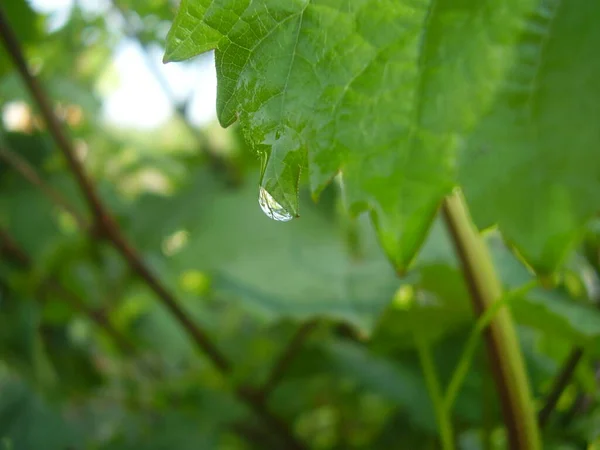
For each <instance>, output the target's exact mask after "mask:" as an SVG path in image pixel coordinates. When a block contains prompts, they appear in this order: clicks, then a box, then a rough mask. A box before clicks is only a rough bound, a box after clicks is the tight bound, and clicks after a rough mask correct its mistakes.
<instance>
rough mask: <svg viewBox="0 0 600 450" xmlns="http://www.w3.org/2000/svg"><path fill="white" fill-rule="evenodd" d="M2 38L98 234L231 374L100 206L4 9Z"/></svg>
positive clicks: (0, 28)
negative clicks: (60, 153)
mask: <svg viewBox="0 0 600 450" xmlns="http://www.w3.org/2000/svg"><path fill="white" fill-rule="evenodd" d="M0 36H1V37H2V40H3V42H4V46H5V47H6V50H7V51H8V53H9V55H10V56H11V57H12V59H13V62H14V64H15V66H16V67H17V70H18V71H19V73H20V75H21V78H22V79H23V81H24V82H25V84H26V86H27V88H28V89H29V92H30V93H31V95H32V97H33V98H34V100H35V101H36V103H37V105H38V106H39V109H40V112H41V114H42V116H43V118H44V120H45V122H46V125H47V126H48V131H49V132H50V134H51V135H52V137H53V138H54V140H55V141H56V144H57V145H58V147H59V149H60V150H61V152H62V153H63V155H64V157H65V158H66V160H67V163H68V164H69V167H70V169H71V172H72V173H73V174H74V176H75V179H76V180H77V183H78V184H79V187H80V189H81V191H82V192H83V194H84V197H85V199H86V201H87V203H88V206H89V208H90V210H91V212H92V214H93V215H94V217H95V219H96V220H95V224H96V226H97V227H98V231H100V232H101V233H102V234H103V235H104V236H105V237H107V238H108V239H109V240H110V241H111V242H112V244H113V245H114V247H115V248H116V249H117V250H118V251H119V252H120V253H121V254H122V256H123V257H124V258H125V259H126V260H127V262H128V263H129V265H130V266H131V268H132V269H133V270H134V271H135V272H136V273H137V275H138V276H139V277H140V278H142V279H143V280H144V281H145V282H146V283H147V284H148V286H149V287H150V288H151V289H152V290H153V291H154V292H155V293H156V294H157V296H158V297H159V298H160V299H161V300H162V302H163V304H164V305H165V306H166V307H167V309H168V310H169V311H170V312H171V313H172V314H173V315H174V316H175V317H176V318H177V320H178V321H179V322H180V323H181V325H182V326H183V327H184V328H185V330H186V331H187V332H188V333H189V334H190V336H191V337H192V338H193V339H194V341H195V343H196V345H197V346H198V347H199V348H200V349H201V350H202V351H204V352H205V353H206V354H207V355H208V357H209V358H210V359H211V360H212V362H213V363H214V364H215V366H217V368H218V369H219V370H220V371H222V372H225V373H227V372H229V371H230V369H231V367H230V364H229V362H228V361H227V360H226V358H225V356H224V355H223V354H222V353H221V352H220V351H219V350H218V349H217V347H216V345H215V344H214V343H213V342H212V340H211V339H210V338H209V337H208V335H207V334H206V333H205V332H204V331H203V330H201V329H200V328H199V327H198V326H197V325H195V324H194V323H193V322H192V321H191V320H190V318H189V317H188V316H187V314H186V313H185V312H184V311H183V309H182V308H181V307H180V306H179V305H178V304H177V302H176V300H175V298H174V297H173V296H172V295H171V293H170V292H169V291H167V289H166V288H165V287H164V286H163V285H162V283H161V282H160V281H159V280H158V279H157V278H156V277H155V276H154V274H152V273H151V271H150V270H149V269H148V267H147V266H146V265H145V264H144V262H143V261H142V259H141V257H140V256H139V255H138V253H137V252H136V251H135V249H133V247H131V246H130V245H129V243H128V242H127V240H126V239H125V237H124V236H123V234H122V232H121V230H120V228H119V227H118V225H117V223H116V222H115V220H114V219H113V218H112V216H111V214H110V213H109V211H108V210H107V209H106V208H105V206H104V205H103V203H102V202H101V200H100V197H99V196H98V193H97V192H96V189H95V187H94V184H93V183H92V181H91V180H90V178H89V177H88V176H87V175H86V173H85V170H84V168H83V166H82V164H81V162H80V161H79V160H78V159H77V157H76V156H75V155H76V153H75V149H74V147H73V144H72V142H71V140H70V139H69V137H68V136H67V134H66V133H65V131H64V129H63V127H62V124H61V123H60V121H59V120H58V118H57V117H56V115H55V114H54V111H53V109H52V107H51V104H50V101H49V99H48V97H47V96H46V93H45V92H44V90H43V89H42V87H41V86H40V84H39V83H38V81H37V79H36V78H35V77H34V76H33V74H32V73H31V71H30V70H29V67H28V66H27V62H26V61H25V57H24V55H23V52H22V50H21V46H20V45H19V42H18V40H17V38H16V36H15V34H14V31H13V30H12V28H11V27H10V25H9V23H8V21H7V19H6V17H5V15H4V12H3V11H2V10H1V9H0Z"/></svg>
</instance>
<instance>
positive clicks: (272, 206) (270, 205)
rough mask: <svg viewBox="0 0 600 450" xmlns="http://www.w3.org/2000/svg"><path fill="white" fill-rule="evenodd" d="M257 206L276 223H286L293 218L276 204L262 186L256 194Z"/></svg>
mask: <svg viewBox="0 0 600 450" xmlns="http://www.w3.org/2000/svg"><path fill="white" fill-rule="evenodd" d="M258 204H259V205H260V209H262V210H263V212H264V213H265V214H266V215H267V217H269V218H270V219H273V220H276V221H278V222H288V221H290V220H292V219H293V218H294V216H292V215H291V214H290V213H289V211H288V210H287V209H285V208H284V207H283V206H281V205H280V204H279V203H277V201H276V200H275V199H274V198H273V196H272V195H271V194H269V193H268V192H267V190H266V189H265V188H264V187H262V186H261V187H260V191H259V193H258Z"/></svg>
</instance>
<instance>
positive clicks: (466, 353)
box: [444, 280, 538, 413]
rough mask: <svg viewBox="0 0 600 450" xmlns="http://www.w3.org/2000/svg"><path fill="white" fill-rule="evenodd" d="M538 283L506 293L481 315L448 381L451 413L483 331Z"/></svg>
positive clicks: (448, 408)
mask: <svg viewBox="0 0 600 450" xmlns="http://www.w3.org/2000/svg"><path fill="white" fill-rule="evenodd" d="M537 284H538V282H537V280H533V281H531V282H529V283H526V284H524V285H523V286H521V287H519V288H517V289H515V290H513V291H511V292H508V293H506V294H505V295H504V296H503V297H502V299H500V300H498V301H496V302H494V304H493V305H492V306H491V307H489V308H488V309H487V310H486V311H485V312H484V313H483V314H482V315H481V316H479V318H478V319H477V322H476V323H475V326H474V327H473V330H472V331H471V333H470V334H469V338H468V339H467V343H466V344H465V348H464V349H463V351H462V353H461V356H460V359H459V360H458V364H457V365H456V368H455V369H454V373H453V374H452V377H451V378H450V382H449V383H448V387H447V388H446V395H445V396H444V406H445V408H446V411H448V413H450V411H451V410H452V406H453V405H454V401H455V400H456V397H457V396H458V394H459V393H460V389H461V387H462V385H463V383H464V381H465V378H466V376H467V374H468V372H469V367H471V362H472V361H473V357H474V356H475V351H476V350H477V345H478V344H479V339H480V338H481V335H482V334H483V332H484V331H485V330H486V328H487V326H488V325H489V324H490V322H491V321H492V319H493V318H494V317H495V316H496V314H497V313H498V311H500V310H501V309H502V308H503V307H505V306H508V305H509V304H510V302H512V301H513V300H516V299H518V298H520V296H521V295H522V294H524V293H525V292H527V291H529V290H530V289H532V288H533V287H535V286H537Z"/></svg>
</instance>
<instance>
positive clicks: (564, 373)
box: [538, 348, 583, 428]
mask: <svg viewBox="0 0 600 450" xmlns="http://www.w3.org/2000/svg"><path fill="white" fill-rule="evenodd" d="M582 357H583V349H582V348H575V349H573V350H572V351H571V354H570V355H569V357H568V358H567V360H566V361H565V362H564V364H563V366H562V369H561V370H560V372H559V374H558V376H557V377H556V379H555V380H554V383H553V384H552V389H551V390H550V393H549V394H548V397H547V398H546V402H545V403H544V406H543V407H542V409H541V410H540V412H539V413H538V423H539V425H540V427H541V428H543V427H544V426H546V425H547V423H548V419H550V415H551V414H552V411H553V410H554V408H555V407H556V404H557V403H558V400H559V399H560V396H561V395H562V393H563V392H564V390H565V389H566V388H567V386H568V385H569V382H570V381H571V378H572V376H573V374H574V373H575V369H576V368H577V364H579V361H580V360H581V358H582Z"/></svg>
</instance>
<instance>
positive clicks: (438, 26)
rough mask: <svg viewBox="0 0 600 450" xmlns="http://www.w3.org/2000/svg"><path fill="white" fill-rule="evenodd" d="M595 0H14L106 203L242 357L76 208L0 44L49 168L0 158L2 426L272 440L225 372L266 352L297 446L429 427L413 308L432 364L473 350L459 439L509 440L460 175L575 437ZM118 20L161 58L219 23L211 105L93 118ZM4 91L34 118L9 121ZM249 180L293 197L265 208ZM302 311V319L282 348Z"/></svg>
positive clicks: (594, 97) (28, 138) (593, 292)
mask: <svg viewBox="0 0 600 450" xmlns="http://www.w3.org/2000/svg"><path fill="white" fill-rule="evenodd" d="M76 3H77V2H76ZM598 5H599V4H598V3H597V2H595V1H590V0H571V1H568V2H567V1H562V2H560V1H559V0H504V1H501V0H486V1H476V0H437V1H431V0H410V1H409V0H393V1H392V0H389V1H378V2H376V1H373V0H352V1H350V0H311V1H309V0H296V1H292V0H285V1H283V0H259V1H252V2H250V1H248V0H228V1H224V0H214V1H208V0H183V1H182V2H181V5H180V7H179V12H177V13H176V12H175V11H174V9H173V4H172V2H170V1H167V0H153V1H140V0H118V1H115V2H114V5H110V6H108V8H109V10H106V11H104V10H102V11H96V12H94V11H93V8H92V9H89V8H87V7H85V5H83V4H82V5H81V7H80V6H79V5H75V6H74V7H73V8H72V10H71V11H70V13H69V15H68V17H67V19H66V22H65V23H64V24H63V25H61V26H59V27H57V28H52V29H51V28H49V17H45V16H42V15H40V14H38V13H36V12H35V11H34V10H33V9H32V8H31V7H30V6H29V4H28V3H27V2H26V1H24V0H16V1H13V0H11V1H9V2H4V3H3V4H2V6H1V8H2V10H3V11H4V12H5V13H6V15H7V17H8V20H9V23H10V24H11V25H12V27H13V28H15V29H16V31H17V35H18V38H19V40H20V41H21V43H22V44H23V45H24V48H25V51H26V53H27V56H28V59H29V62H30V64H31V66H32V67H33V68H34V69H35V70H34V72H35V73H36V74H37V75H38V76H39V78H40V80H41V82H42V87H43V89H44V91H45V92H47V94H48V96H49V97H50V98H51V99H52V103H53V105H54V106H55V107H56V112H57V114H58V115H59V117H60V118H61V120H62V121H63V124H64V125H65V128H66V129H67V130H68V133H69V135H70V136H72V137H73V138H74V139H76V142H77V149H78V157H79V158H80V160H81V161H82V163H83V165H84V167H85V169H86V172H87V173H88V174H89V175H90V177H91V178H92V179H93V182H94V185H95V186H96V187H97V190H98V192H99V193H100V196H101V199H102V202H103V203H104V204H105V205H108V207H109V208H110V209H111V211H112V212H113V213H114V216H115V219H116V221H117V223H118V224H119V226H120V228H121V229H122V230H123V232H124V234H125V236H126V238H127V240H128V242H129V243H130V244H131V246H132V247H133V248H135V250H136V251H137V252H138V253H139V255H141V259H142V260H143V262H144V263H146V264H147V265H148V267H149V268H150V269H151V271H152V273H153V274H155V275H156V276H157V279H160V281H161V283H162V284H163V285H164V286H165V288H166V289H167V290H168V291H169V292H170V293H172V294H173V297H174V298H175V299H176V301H177V302H178V304H179V305H181V307H182V309H183V310H184V312H185V314H186V315H187V316H188V317H189V318H190V319H191V320H192V321H193V323H194V324H196V325H198V326H199V327H202V330H203V331H204V332H205V333H206V334H208V335H209V336H210V337H211V340H212V341H213V342H214V343H215V344H216V346H217V347H218V349H219V350H220V351H221V352H222V353H223V354H224V355H225V356H226V358H227V360H228V361H230V362H231V364H232V370H231V372H230V373H226V374H223V373H221V372H219V371H218V370H217V369H215V367H213V365H212V363H211V361H210V359H209V358H207V357H206V356H205V355H202V354H201V353H200V352H198V351H197V349H196V348H195V346H194V344H193V341H192V340H191V339H190V338H189V335H188V334H187V333H186V332H185V331H184V330H183V329H182V327H181V325H180V323H179V322H178V321H177V320H176V319H175V318H174V317H173V316H172V315H171V314H170V313H169V311H167V309H166V308H165V307H164V305H162V304H161V303H160V302H159V301H158V300H157V296H156V295H155V293H154V292H153V290H152V289H151V286H149V284H148V283H147V282H146V281H144V280H142V279H141V278H140V277H139V276H138V273H136V270H135V268H132V266H131V265H129V264H128V263H127V262H126V261H125V260H124V259H123V258H122V257H121V255H120V254H119V253H118V252H117V251H116V250H115V249H114V248H113V247H112V246H111V245H110V243H109V242H108V240H107V239H105V238H100V236H98V235H97V234H94V233H96V232H97V230H91V231H92V233H90V229H89V228H88V225H89V224H90V223H91V220H92V217H91V214H89V213H88V211H87V210H86V205H85V202H84V201H83V198H82V196H81V193H80V192H79V190H78V188H77V185H76V183H75V182H74V180H73V176H72V175H73V174H72V173H71V172H70V171H69V169H68V167H67V165H66V164H65V161H64V160H63V158H62V157H61V155H60V153H59V152H57V151H56V150H57V149H56V143H55V142H54V141H53V140H52V139H51V137H50V135H49V133H48V128H47V127H46V126H45V125H44V124H43V121H42V120H41V117H40V116H39V114H38V112H37V106H36V104H35V103H34V102H33V101H32V99H31V97H30V96H29V94H28V92H27V89H26V88H25V85H24V84H23V83H22V81H21V79H20V77H19V75H18V73H17V71H16V70H15V69H14V68H13V67H12V66H11V64H10V61H9V59H8V57H7V55H6V54H5V52H4V50H3V49H2V51H0V112H2V115H0V116H2V117H3V119H2V121H1V122H0V125H1V126H0V149H7V150H9V151H10V152H13V153H16V154H18V155H19V156H20V157H21V158H22V159H23V160H24V161H25V162H26V163H27V164H28V165H29V166H30V168H31V169H32V170H34V171H35V172H36V173H37V174H38V175H39V177H40V179H41V180H42V182H43V185H41V186H40V185H35V184H34V183H32V182H31V179H29V180H27V179H26V178H24V177H23V176H22V175H23V174H22V173H19V171H17V170H15V167H14V166H13V165H11V164H9V163H8V162H7V161H6V160H5V159H4V158H0V231H1V232H2V233H0V450H4V449H5V448H6V449H11V450H55V449H56V450H66V449H70V448H73V449H84V448H90V449H97V450H129V449H133V448H135V449H142V450H162V449H166V448H176V449H182V450H187V449H198V448H201V449H206V450H211V449H215V450H216V449H228V450H229V449H230V450H246V449H261V450H263V449H267V450H268V449H271V448H272V449H281V448H284V446H283V444H281V442H280V441H279V440H278V439H279V438H278V435H277V427H276V426H274V425H273V424H272V423H271V424H269V425H265V423H264V422H262V421H261V420H260V417H258V416H257V414H256V412H255V411H254V410H253V409H252V408H250V407H249V406H248V403H247V402H244V401H242V399H241V398H240V395H239V390H238V389H239V387H240V385H244V386H249V387H252V388H254V389H256V390H260V389H261V388H262V387H264V386H265V383H267V384H268V381H269V380H270V379H271V377H272V376H273V373H274V372H276V370H274V368H276V367H277V366H278V364H279V363H281V361H282V360H283V361H285V364H284V368H283V370H282V373H281V374H280V375H281V376H280V377H279V378H278V379H277V380H276V382H274V383H273V385H272V386H269V389H270V392H269V395H267V398H266V401H265V405H266V407H268V408H269V411H271V412H272V413H273V414H274V415H275V416H277V417H278V419H280V420H281V421H283V422H285V423H286V424H287V425H288V426H289V428H290V430H292V433H293V434H294V435H295V436H296V437H297V438H298V439H299V440H301V441H302V442H303V444H304V445H305V447H306V449H307V450H308V449H311V450H312V449H314V450H321V449H322V450H342V449H343V450H346V449H348V450H359V449H365V450H366V449H368V450H378V449H399V450H400V449H411V450H412V449H415V450H421V449H435V448H440V442H439V438H438V431H437V423H436V411H435V410H434V406H433V404H432V402H431V401H430V393H429V392H428V386H427V383H426V380H425V379H424V376H423V373H422V369H421V364H420V361H419V355H418V352H417V348H416V338H417V337H418V339H419V342H420V343H422V344H424V345H426V346H427V347H428V348H429V349H430V350H431V352H432V357H433V363H434V365H435V368H436V370H437V378H438V379H439V381H440V384H441V389H442V391H444V392H445V391H446V390H447V389H448V386H449V383H450V381H451V380H453V377H454V375H455V370H456V368H457V365H458V364H459V361H463V358H465V355H467V357H466V360H467V363H468V364H467V366H466V373H465V378H464V380H463V382H462V384H461V385H460V386H459V389H458V391H457V392H458V395H457V398H456V401H455V402H454V404H453V407H452V408H450V410H449V411H448V413H449V417H450V421H451V425H452V426H453V428H454V434H455V435H456V441H457V442H456V444H455V447H454V448H455V449H474V450H479V449H481V450H483V449H501V448H506V443H505V442H506V441H505V433H504V431H505V430H504V422H503V417H502V414H501V406H500V401H499V400H498V398H497V396H496V394H495V390H494V384H493V383H494V382H493V376H492V371H491V369H490V366H489V359H488V356H487V355H486V354H485V351H484V350H485V347H484V345H483V340H482V339H480V337H481V336H479V335H477V334H475V337H476V339H475V341H474V343H475V345H474V346H473V348H470V347H469V345H468V342H470V338H469V337H470V336H472V335H473V327H474V325H475V323H476V317H475V315H474V313H473V308H472V304H471V301H470V293H469V289H468V287H467V285H466V283H465V281H464V275H463V272H462V266H461V264H460V262H459V259H458V258H457V256H456V254H455V249H454V245H453V242H452V240H451V236H449V234H448V232H447V231H446V229H445V226H444V223H443V221H442V220H441V217H438V212H437V210H438V207H439V204H440V202H441V201H442V199H443V198H444V196H445V195H446V194H447V193H449V192H450V191H451V190H452V189H453V188H454V187H455V186H460V187H461V188H462V189H463V190H464V193H465V196H466V198H467V200H468V203H469V207H470V209H471V211H472V214H473V216H474V220H475V222H476V223H477V225H478V226H479V227H480V228H481V229H485V234H484V238H485V243H486V244H487V247H488V248H489V250H490V253H491V255H492V257H493V259H494V264H495V267H496V270H497V272H498V274H499V277H500V280H501V283H502V285H503V287H504V289H505V292H507V293H509V296H508V297H507V300H506V305H505V307H506V308H508V309H509V310H510V311H511V314H512V316H513V317H514V319H515V321H516V323H517V324H518V325H519V327H518V332H519V338H520V344H521V348H522V351H523V353H524V355H525V357H526V361H527V368H528V373H529V377H530V383H531V386H532V391H533V395H534V404H535V406H536V408H539V407H541V406H542V405H543V404H544V402H545V401H546V398H547V395H548V393H549V391H550V390H551V387H552V384H553V380H554V377H555V376H556V374H557V372H558V371H559V370H560V368H561V365H562V364H563V361H564V359H565V358H566V356H567V355H568V354H569V352H570V351H571V350H572V349H573V348H583V349H584V350H585V354H584V357H583V359H582V361H581V362H580V364H579V366H578V368H577V370H576V373H575V375H574V376H573V377H571V378H570V379H569V382H568V387H567V389H566V390H565V393H564V394H563V395H562V396H561V398H560V400H559V402H558V405H557V407H556V413H555V415H554V416H553V421H551V422H550V423H549V425H548V427H547V428H546V429H545V430H544V436H543V440H544V446H543V448H548V449H553V448H562V449H566V448H569V449H571V448H573V449H575V448H587V447H588V446H589V445H591V443H592V442H593V441H594V440H595V439H597V438H598V435H599V433H598V417H599V415H598V405H599V404H600V403H599V398H598V392H597V389H596V384H597V383H596V380H595V368H596V361H595V359H596V358H598V356H599V354H598V350H597V347H598V343H599V342H600V313H599V312H598V311H597V309H596V306H597V305H596V302H597V298H598V292H600V282H599V280H600V256H599V255H600V238H599V236H600V232H599V230H600V227H599V226H598V219H597V218H595V219H592V220H590V219H591V218H592V216H594V215H597V213H598V210H599V204H598V196H597V192H598V191H599V188H600V186H598V181H599V180H600V167H599V166H598V161H599V159H598V158H597V157H596V156H595V153H594V152H596V151H597V150H596V149H597V147H598V144H599V142H598V141H599V137H600V136H599V135H598V129H599V128H598V126H597V123H598V118H599V117H600V114H599V111H598V105H599V104H600V92H598V86H599V85H598V83H597V80H599V79H600V66H599V65H598V60H597V58H596V57H595V51H596V49H597V48H600V31H599V30H600V29H598V27H597V26H596V22H597V20H596V19H598V18H600V6H598ZM115 18H117V19H115ZM172 20H174V21H173V25H172V27H171V31H170V32H169V35H168V37H167V38H166V41H165V35H166V31H167V27H168V26H169V25H170V24H171V21H172ZM124 36H128V38H127V39H129V41H127V42H132V41H131V40H134V41H137V43H138V44H140V45H139V48H141V49H148V48H151V47H152V48H153V47H154V46H160V47H161V48H162V47H163V46H164V47H165V60H168V61H181V60H184V59H188V58H192V57H194V56H196V55H198V54H200V53H202V52H207V51H209V50H212V49H214V50H215V61H216V68H217V77H218V98H217V112H218V120H219V122H220V124H221V125H224V126H227V127H228V128H227V129H226V130H222V129H220V128H219V127H218V124H210V125H208V126H205V127H200V129H198V128H199V127H196V126H195V125H191V126H190V122H189V117H188V116H186V115H185V111H183V109H184V108H180V110H179V111H180V112H183V113H184V114H183V116H184V119H183V120H182V117H181V116H180V115H175V114H174V116H173V117H172V118H170V119H169V121H168V122H167V123H165V124H162V125H160V126H157V127H156V129H154V130H151V131H148V130H126V129H121V128H117V127H115V126H108V125H106V123H105V122H104V121H103V120H102V117H101V115H100V114H101V111H102V106H103V104H104V103H105V102H106V94H107V93H108V92H110V90H111V89H112V88H114V83H112V80H110V79H109V80H108V82H107V78H110V77H111V76H112V75H111V73H112V72H111V71H112V70H113V69H114V68H113V67H112V66H111V65H112V64H113V62H112V57H113V55H114V54H115V53H117V52H118V51H119V49H120V48H121V44H123V42H125V41H124V40H123V37H124ZM149 55H150V56H152V53H149ZM155 62H158V61H155ZM196 63H198V60H195V61H191V62H189V63H187V64H190V66H193V65H194V64H196ZM111 83H112V84H113V85H111ZM182 83H183V82H182ZM157 86H159V85H157ZM171 87H172V86H171ZM177 87H178V88H179V86H177ZM173 91H174V92H179V90H178V89H173ZM147 95H148V97H150V96H154V95H159V94H158V93H157V92H148V93H147ZM167 97H169V93H168V92H167ZM175 100H177V99H175ZM182 104H183V103H181V104H178V105H173V106H181V105H182ZM15 105H18V106H19V107H23V109H24V110H25V113H24V117H25V119H24V121H23V122H22V123H19V124H18V125H17V126H16V127H14V126H13V127H12V128H11V127H8V121H5V120H4V119H6V117H5V115H6V113H7V111H8V110H9V109H10V108H11V107H12V106H15ZM236 121H237V122H239V123H238V124H234V122H236ZM6 128H10V129H6ZM199 135H200V138H198V137H199ZM207 149H208V150H211V151H213V152H214V153H215V154H216V155H218V156H219V157H222V158H223V160H224V162H225V164H227V165H229V166H231V167H233V168H234V169H235V172H236V173H238V174H239V175H240V176H239V183H237V184H235V185H230V183H228V182H227V181H226V180H225V177H224V174H223V171H222V166H220V165H218V164H214V161H213V159H212V158H210V157H207V156H206V150H207ZM256 156H258V157H256ZM260 186H262V187H264V188H266V189H267V191H268V192H269V193H270V194H271V195H272V196H273V198H274V199H275V201H276V202H277V203H279V204H280V205H281V206H282V207H283V208H284V209H286V210H287V211H289V212H290V213H291V214H292V215H293V216H299V217H297V218H295V219H294V220H292V221H290V222H288V223H285V224H283V223H277V222H275V221H272V220H270V219H268V218H267V217H266V216H265V215H264V214H263V213H262V212H261V211H260V207H259V204H258V198H259V187H260ZM51 191H52V192H54V193H58V194H59V195H60V197H61V198H62V200H61V201H60V202H57V201H56V197H53V196H52V195H51V194H50V192H51ZM313 199H314V200H318V201H313ZM63 203H68V204H69V205H70V209H72V210H73V211H74V212H75V214H76V216H77V217H79V216H80V219H81V221H82V222H83V225H84V227H83V228H82V227H81V226H80V225H81V224H78V222H77V217H74V216H73V211H70V212H69V211H66V210H65V208H64V204H63ZM300 205H301V206H300ZM4 231H5V232H6V233H7V234H8V235H9V236H10V237H11V239H13V240H14V242H15V243H16V244H18V246H19V247H20V248H21V250H22V251H24V252H25V253H26V255H27V257H28V258H27V261H26V262H25V263H24V262H23V261H20V260H19V258H16V259H15V257H14V254H13V253H11V250H10V248H9V246H8V245H7V242H6V240H5V236H4ZM390 262H391V264H390ZM539 275H543V277H540V278H538V276H539ZM103 320H104V321H105V322H102V321H103ZM99 323H100V324H101V325H99ZM102 323H104V325H102ZM106 323H108V324H110V326H112V328H113V330H112V331H107V329H106V328H107V327H106ZM307 324H312V325H310V326H309V325H307ZM300 327H307V328H306V329H310V331H307V332H306V335H304V336H303V338H302V339H300V342H299V345H298V346H297V347H294V345H293V344H292V345H290V344H289V343H290V342H292V343H293V342H295V341H294V339H295V337H297V336H298V329H299V328H300ZM302 329H304V328H302ZM114 334H117V335H119V336H122V337H123V338H124V339H125V340H126V342H128V343H129V344H131V346H132V347H133V350H132V351H130V350H129V349H127V348H123V347H122V346H121V345H120V344H119V342H118V341H117V340H116V339H115V338H114ZM290 349H291V350H290ZM287 352H290V353H291V355H288V356H289V359H288V360H286V359H285V358H282V356H281V355H282V354H283V355H285V354H287ZM276 378H277V377H276ZM582 396H584V397H582ZM589 448H593V447H589Z"/></svg>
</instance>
